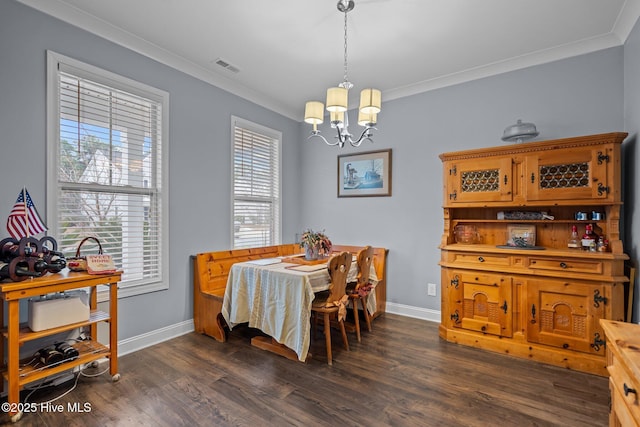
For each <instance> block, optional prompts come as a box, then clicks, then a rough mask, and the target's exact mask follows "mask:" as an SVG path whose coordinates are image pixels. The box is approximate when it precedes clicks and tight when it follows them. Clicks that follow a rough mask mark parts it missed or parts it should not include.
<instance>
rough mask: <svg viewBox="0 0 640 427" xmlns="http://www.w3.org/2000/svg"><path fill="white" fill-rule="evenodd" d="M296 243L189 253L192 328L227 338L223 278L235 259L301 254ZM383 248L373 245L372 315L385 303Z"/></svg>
mask: <svg viewBox="0 0 640 427" xmlns="http://www.w3.org/2000/svg"><path fill="white" fill-rule="evenodd" d="M360 249H362V246H348V245H334V246H333V247H332V251H334V252H340V251H347V252H351V253H354V254H355V253H357V252H358V250H360ZM301 252H302V250H301V249H300V247H299V245H298V244H297V243H290V244H286V245H276V246H263V247H258V248H249V249H233V250H225V251H217V252H204V253H200V254H197V255H193V256H192V257H191V258H192V260H193V286H194V288H193V322H194V325H195V330H196V331H197V332H199V333H201V334H205V335H209V336H211V337H213V338H215V339H216V340H217V341H220V342H224V341H226V339H227V331H228V327H227V326H226V322H225V320H224V318H223V316H222V301H223V299H224V293H225V289H226V287H227V279H228V277H229V271H230V270H231V266H232V265H233V264H235V263H237V262H244V261H250V260H254V259H262V258H275V257H279V256H288V255H294V254H299V253H301ZM387 252H388V250H387V249H384V248H374V258H373V265H374V268H375V270H376V276H377V277H378V285H377V286H376V311H375V313H373V314H372V318H375V317H377V316H379V315H380V314H382V313H384V310H385V305H386V297H387V292H386V256H387Z"/></svg>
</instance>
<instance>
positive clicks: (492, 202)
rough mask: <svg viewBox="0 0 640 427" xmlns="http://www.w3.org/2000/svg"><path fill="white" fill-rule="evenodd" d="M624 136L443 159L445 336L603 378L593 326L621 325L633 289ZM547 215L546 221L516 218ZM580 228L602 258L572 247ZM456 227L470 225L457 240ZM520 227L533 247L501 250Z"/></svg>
mask: <svg viewBox="0 0 640 427" xmlns="http://www.w3.org/2000/svg"><path fill="white" fill-rule="evenodd" d="M626 136H627V134H626V133H622V132H615V133H608V134H600V135H588V136H582V137H575V138H566V139H559V140H550V141H541V142H530V143H524V144H516V145H507V146H498V147H489V148H486V149H476V150H467V151H459V152H451V153H444V154H442V155H441V156H440V158H441V160H442V162H443V196H444V197H443V217H444V232H443V235H442V240H441V243H440V249H441V260H440V266H441V271H442V282H441V287H442V292H441V295H442V301H441V308H442V310H441V315H442V318H441V325H440V336H441V337H442V338H444V339H446V340H447V341H451V342H457V343H459V344H463V345H469V346H474V347H479V348H483V349H486V350H491V351H496V352H501V353H505V354H509V355H511V356H516V357H522V358H527V359H530V360H537V361H540V362H545V363H550V364H554V365H558V366H563V367H566V368H569V369H575V370H579V371H584V372H590V373H594V374H598V375H603V376H604V375H607V370H606V358H605V345H604V333H603V330H602V328H601V326H600V324H599V320H600V319H612V320H620V321H621V320H623V319H624V294H625V283H626V282H628V278H627V277H625V275H624V263H625V261H626V260H627V259H628V256H627V255H626V254H625V253H624V251H623V245H622V240H621V238H620V213H621V206H622V200H621V176H620V160H621V154H620V146H621V144H622V142H623V141H624V139H625V138H626ZM500 212H504V213H503V214H501V215H499V213H500ZM507 212H510V214H509V215H506V213H507ZM542 212H544V213H546V215H549V216H551V217H553V219H518V218H531V217H540V213H542ZM577 212H585V213H587V216H588V217H591V216H592V215H591V214H592V213H593V212H596V213H597V214H598V215H597V217H598V219H597V220H586V221H585V220H578V219H576V213H577ZM499 217H500V218H510V219H498V218H499ZM586 224H593V226H594V230H595V231H596V234H598V235H605V236H606V237H607V239H608V241H609V248H608V251H606V252H587V251H582V250H581V249H578V250H575V249H573V250H572V249H568V245H567V243H568V240H569V236H570V232H571V226H572V225H576V226H577V227H578V233H579V235H580V236H581V235H582V234H583V233H584V230H585V226H586ZM509 226H511V227H509ZM456 227H468V228H470V229H471V230H472V231H471V232H470V235H472V236H475V237H474V238H473V239H471V240H461V241H468V242H469V243H464V244H463V243H458V242H456V232H455V230H456ZM518 228H519V229H526V228H531V229H533V234H534V235H535V240H536V241H535V245H534V246H529V247H527V248H517V247H505V246H506V245H507V243H508V241H509V240H510V237H511V236H510V234H509V233H510V229H511V230H513V229H518ZM465 231H466V230H465ZM468 235H469V234H465V235H463V236H468ZM471 242H473V243H471Z"/></svg>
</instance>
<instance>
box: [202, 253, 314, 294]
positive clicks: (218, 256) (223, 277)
mask: <svg viewBox="0 0 640 427" xmlns="http://www.w3.org/2000/svg"><path fill="white" fill-rule="evenodd" d="M300 252H301V249H300V247H299V246H298V244H287V245H276V246H263V247H259V248H249V249H232V250H226V251H217V252H204V253H200V254H197V255H195V257H194V258H195V259H194V274H193V276H194V280H195V281H196V285H197V288H198V290H199V291H200V292H204V293H208V294H214V295H219V296H221V297H222V296H223V295H224V291H225V288H226V287H227V278H228V276H229V271H230V270H231V266H232V265H233V264H235V263H237V262H243V261H250V260H253V259H261V258H274V257H278V256H286V255H293V254H296V253H300Z"/></svg>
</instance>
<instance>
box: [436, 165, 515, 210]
mask: <svg viewBox="0 0 640 427" xmlns="http://www.w3.org/2000/svg"><path fill="white" fill-rule="evenodd" d="M444 168H445V180H446V182H447V192H446V194H445V200H444V204H445V205H452V204H456V203H470V202H505V201H511V200H512V199H513V192H512V185H513V182H512V181H513V180H512V168H511V158H510V157H496V158H484V159H465V160H457V161H449V162H445V164H444Z"/></svg>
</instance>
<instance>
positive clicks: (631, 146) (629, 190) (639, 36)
mask: <svg viewBox="0 0 640 427" xmlns="http://www.w3.org/2000/svg"><path fill="white" fill-rule="evenodd" d="M624 128H625V131H627V132H629V137H627V141H626V142H625V143H624V144H623V146H622V147H623V150H624V158H623V161H624V165H623V170H624V174H625V181H624V184H625V185H624V202H625V204H624V223H623V226H624V246H625V251H626V252H627V253H628V254H629V256H630V257H631V259H632V260H633V262H634V263H635V266H636V268H637V267H638V257H639V256H640V253H639V250H640V249H639V248H638V244H640V238H639V237H638V236H640V212H638V209H636V206H637V201H638V200H640V186H638V185H636V184H637V183H638V179H639V178H638V172H636V169H635V167H636V165H638V164H639V163H640V153H639V152H638V132H639V131H640V22H636V25H635V27H634V28H633V31H632V32H631V34H630V36H629V38H628V39H627V42H626V43H625V46H624ZM638 288H639V286H638V279H637V278H636V286H635V298H634V301H635V306H634V310H633V311H634V316H633V320H634V322H638V321H639V320H640V304H638V301H640V299H639V295H640V289H638Z"/></svg>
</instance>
